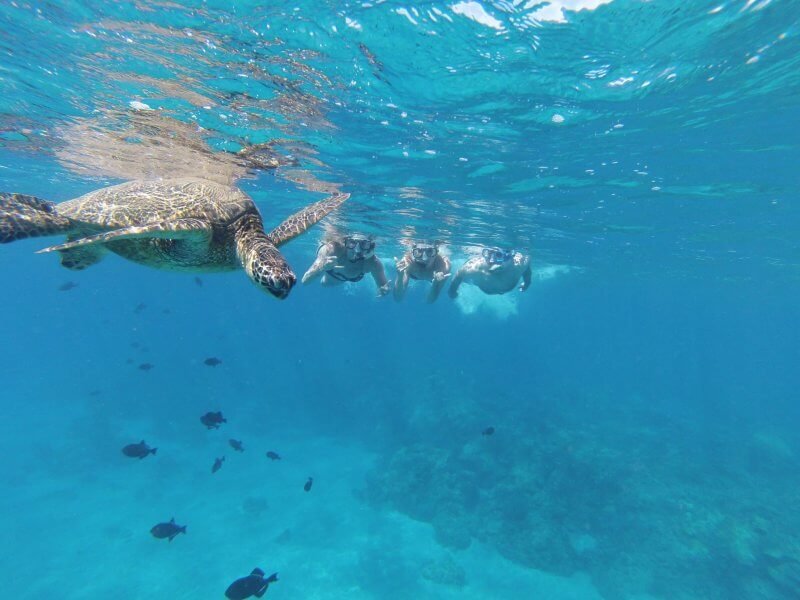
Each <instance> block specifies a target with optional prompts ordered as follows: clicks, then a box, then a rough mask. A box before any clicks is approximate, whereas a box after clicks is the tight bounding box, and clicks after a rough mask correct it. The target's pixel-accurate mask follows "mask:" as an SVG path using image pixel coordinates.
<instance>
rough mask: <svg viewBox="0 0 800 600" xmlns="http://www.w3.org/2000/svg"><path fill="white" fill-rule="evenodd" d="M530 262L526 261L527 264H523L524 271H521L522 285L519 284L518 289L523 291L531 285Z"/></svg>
mask: <svg viewBox="0 0 800 600" xmlns="http://www.w3.org/2000/svg"><path fill="white" fill-rule="evenodd" d="M531 276H532V274H531V263H530V261H528V264H527V265H526V266H525V271H523V273H522V285H521V286H519V291H520V292H524V291H525V290H527V289H528V288H529V287H530V286H531Z"/></svg>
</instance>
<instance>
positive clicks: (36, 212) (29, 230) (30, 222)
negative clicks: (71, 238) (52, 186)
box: [0, 192, 72, 244]
mask: <svg viewBox="0 0 800 600" xmlns="http://www.w3.org/2000/svg"><path fill="white" fill-rule="evenodd" d="M55 207H56V205H55V204H54V203H52V202H47V201H46V200H40V199H39V198H35V197H34V196H26V195H24V194H8V193H2V192H0V244H5V243H7V242H13V241H14V240H21V239H24V238H32V237H39V236H43V235H54V234H57V233H66V232H68V231H69V230H70V229H72V222H71V221H70V220H69V219H67V218H66V217H62V216H61V215H59V214H58V213H57V212H56V210H55Z"/></svg>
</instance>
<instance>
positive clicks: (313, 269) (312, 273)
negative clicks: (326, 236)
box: [302, 244, 335, 283]
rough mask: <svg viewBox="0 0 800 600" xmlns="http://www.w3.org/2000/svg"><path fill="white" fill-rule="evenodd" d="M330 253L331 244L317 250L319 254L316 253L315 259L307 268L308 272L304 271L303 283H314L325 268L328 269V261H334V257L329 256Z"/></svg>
mask: <svg viewBox="0 0 800 600" xmlns="http://www.w3.org/2000/svg"><path fill="white" fill-rule="evenodd" d="M332 251H333V246H332V245H331V244H325V245H324V246H322V248H320V249H319V252H318V253H317V259H316V260H315V261H314V262H313V263H312V264H311V266H310V267H309V268H308V271H306V272H305V274H304V275H303V279H302V281H303V283H310V282H312V281H314V280H315V279H316V278H317V277H319V276H320V275H322V273H323V271H325V269H326V268H330V266H331V265H330V260H331V259H334V260H335V257H333V256H331V253H332Z"/></svg>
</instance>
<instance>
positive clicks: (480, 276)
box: [448, 248, 531, 298]
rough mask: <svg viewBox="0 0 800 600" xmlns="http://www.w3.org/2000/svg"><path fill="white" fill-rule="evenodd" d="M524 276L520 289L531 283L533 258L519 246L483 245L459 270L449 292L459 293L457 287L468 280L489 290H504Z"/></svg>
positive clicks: (454, 295)
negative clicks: (479, 251)
mask: <svg viewBox="0 0 800 600" xmlns="http://www.w3.org/2000/svg"><path fill="white" fill-rule="evenodd" d="M520 277H521V278H522V283H521V284H520V286H519V291H520V292H524V291H525V290H527V289H528V287H529V286H530V285H531V259H530V257H529V256H526V255H525V254H522V253H521V252H517V251H516V250H503V249H500V248H484V249H483V252H481V255H480V256H476V257H474V258H470V259H469V260H468V261H467V262H465V263H464V265H463V266H462V267H461V268H460V269H459V270H458V272H457V273H456V274H455V277H453V282H452V283H451V284H450V289H449V290H448V294H449V295H450V297H451V298H455V297H456V296H458V287H459V286H460V285H461V284H462V283H464V282H466V283H471V284H473V285H477V286H478V287H479V288H480V289H481V290H482V291H483V292H484V293H486V294H505V293H506V292H510V291H511V290H513V289H514V287H515V286H516V285H517V283H518V282H519V280H520Z"/></svg>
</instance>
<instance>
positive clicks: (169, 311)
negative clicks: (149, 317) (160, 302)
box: [161, 308, 172, 315]
mask: <svg viewBox="0 0 800 600" xmlns="http://www.w3.org/2000/svg"><path fill="white" fill-rule="evenodd" d="M161 313H162V314H165V315H171V314H172V311H171V310H170V309H169V308H165V309H163V310H162V311H161Z"/></svg>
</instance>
